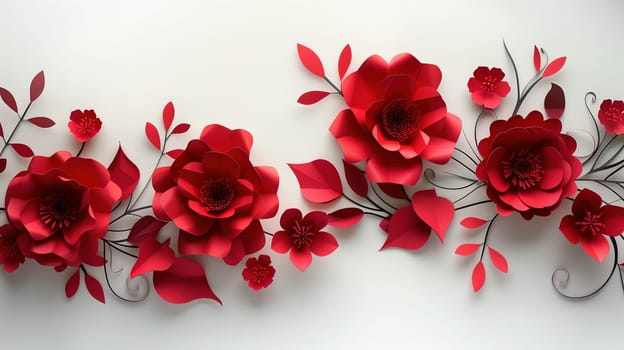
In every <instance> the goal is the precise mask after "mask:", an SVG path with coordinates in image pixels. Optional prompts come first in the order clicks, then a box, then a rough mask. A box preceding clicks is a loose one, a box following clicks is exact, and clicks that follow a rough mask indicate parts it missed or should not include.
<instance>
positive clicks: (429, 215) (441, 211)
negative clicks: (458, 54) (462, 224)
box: [412, 190, 455, 242]
mask: <svg viewBox="0 0 624 350" xmlns="http://www.w3.org/2000/svg"><path fill="white" fill-rule="evenodd" d="M412 208H414V212H415V213H416V215H418V217H419V218H421V219H422V221H424V222H425V223H426V224H427V225H429V227H431V228H432V229H433V230H434V231H435V233H436V234H437V235H438V237H439V238H440V241H441V242H444V234H445V233H446V229H447V228H448V226H449V225H450V223H451V221H453V216H454V215H455V207H454V206H453V202H451V201H450V200H448V199H446V198H444V197H438V195H437V194H436V192H435V190H423V191H418V192H416V193H414V194H413V195H412Z"/></svg>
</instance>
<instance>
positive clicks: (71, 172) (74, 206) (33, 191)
mask: <svg viewBox="0 0 624 350" xmlns="http://www.w3.org/2000/svg"><path fill="white" fill-rule="evenodd" d="M121 195H122V191H121V188H120V186H118V185H117V184H116V183H114V182H113V181H112V180H111V175H110V174H109V171H108V170H107V169H106V168H105V167H104V166H103V165H102V164H100V163H99V162H97V161H95V160H92V159H86V158H78V157H73V156H72V155H71V154H70V153H69V152H66V151H59V152H56V153H54V154H53V155H52V156H50V157H42V156H35V157H33V158H32V160H31V162H30V165H29V166H28V169H27V170H25V171H22V172H20V173H18V174H17V175H16V176H15V177H14V178H13V179H12V180H11V182H10V183H9V186H8V188H7V192H6V197H5V206H6V213H7V217H8V219H9V222H10V224H11V225H13V226H14V227H15V229H16V230H17V231H18V236H17V242H18V244H19V247H20V249H21V251H22V253H23V254H24V256H25V257H27V258H32V259H35V260H36V261H37V262H39V263H40V264H42V265H46V266H54V267H55V268H56V269H57V270H63V269H65V267H67V266H79V265H80V264H82V263H85V264H89V265H101V264H103V263H104V260H103V259H102V258H101V257H100V256H98V240H99V239H100V238H102V237H104V236H105V235H106V232H107V230H108V223H109V220H110V216H111V210H112V208H113V205H114V204H115V203H116V202H117V201H118V200H119V199H120V197H121Z"/></svg>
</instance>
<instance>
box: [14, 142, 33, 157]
mask: <svg viewBox="0 0 624 350" xmlns="http://www.w3.org/2000/svg"><path fill="white" fill-rule="evenodd" d="M11 147H13V150H15V153H17V154H19V156H20V157H24V158H30V157H32V156H34V155H35V153H34V152H33V151H32V149H30V147H28V146H27V145H25V144H23V143H12V144H11Z"/></svg>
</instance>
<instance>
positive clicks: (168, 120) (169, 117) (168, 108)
mask: <svg viewBox="0 0 624 350" xmlns="http://www.w3.org/2000/svg"><path fill="white" fill-rule="evenodd" d="M174 115H175V108H174V107H173V102H171V101H169V103H167V104H166V105H165V108H163V113H162V117H163V124H164V125H165V131H167V130H169V128H170V127H171V124H172V123H173V117H174Z"/></svg>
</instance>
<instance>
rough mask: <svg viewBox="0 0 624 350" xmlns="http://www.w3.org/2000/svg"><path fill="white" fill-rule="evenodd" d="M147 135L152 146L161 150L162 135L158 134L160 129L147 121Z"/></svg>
mask: <svg viewBox="0 0 624 350" xmlns="http://www.w3.org/2000/svg"><path fill="white" fill-rule="evenodd" d="M145 136H147V139H148V140H149V142H150V143H151V144H152V146H154V147H155V148H156V149H157V150H159V151H160V135H159V134H158V129H156V127H155V126H154V124H152V123H150V122H147V123H145Z"/></svg>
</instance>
